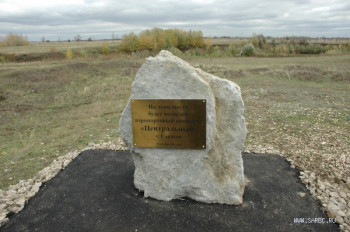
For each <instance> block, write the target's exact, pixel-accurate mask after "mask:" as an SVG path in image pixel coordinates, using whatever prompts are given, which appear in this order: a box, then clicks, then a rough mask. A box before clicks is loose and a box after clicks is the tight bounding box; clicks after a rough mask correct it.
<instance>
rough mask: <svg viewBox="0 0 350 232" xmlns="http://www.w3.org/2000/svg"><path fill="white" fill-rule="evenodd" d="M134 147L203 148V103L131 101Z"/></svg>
mask: <svg viewBox="0 0 350 232" xmlns="http://www.w3.org/2000/svg"><path fill="white" fill-rule="evenodd" d="M131 112H132V131H133V141H134V147H150V148H177V149H205V148H206V100H205V99H201V100H199V99H196V100H187V99H186V100H185V99H171V100H170V99H167V100H163V99H132V100H131Z"/></svg>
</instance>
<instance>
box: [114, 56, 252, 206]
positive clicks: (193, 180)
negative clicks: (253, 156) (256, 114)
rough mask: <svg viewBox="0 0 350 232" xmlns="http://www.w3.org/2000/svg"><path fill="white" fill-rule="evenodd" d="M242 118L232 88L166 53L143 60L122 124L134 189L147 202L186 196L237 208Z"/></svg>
mask: <svg viewBox="0 0 350 232" xmlns="http://www.w3.org/2000/svg"><path fill="white" fill-rule="evenodd" d="M141 99H143V100H141ZM166 99H168V100H166ZM169 99H171V100H169ZM176 99H181V100H178V101H176ZM184 99H192V100H190V101H186V100H184ZM157 100H159V101H157ZM162 100H163V101H162ZM164 100H165V101H164ZM133 104H134V105H133ZM201 104H204V106H203V105H202V106H201ZM203 107H204V108H203ZM243 112H244V104H243V101H242V98H241V92H240V88H239V86H238V85H236V84H235V83H233V82H231V81H228V80H226V79H222V78H219V77H216V76H213V75H211V74H208V73H206V72H204V71H202V70H200V69H196V68H194V67H192V66H191V65H190V64H188V63H187V62H185V61H183V60H182V59H180V58H178V57H176V56H174V55H173V54H171V53H170V52H168V51H161V52H160V53H159V54H158V55H157V56H156V57H150V58H148V59H147V61H146V63H145V64H143V65H142V67H141V68H140V70H139V71H138V73H137V75H136V78H135V81H134V82H133V84H132V86H131V96H130V99H129V101H128V103H127V105H126V107H125V109H124V111H123V113H122V115H121V119H120V122H119V133H120V135H121V136H122V138H123V139H124V141H125V142H126V143H127V145H128V146H129V148H130V152H131V154H132V156H133V160H134V164H135V173H134V185H135V187H136V188H137V189H139V190H141V191H144V196H145V197H152V198H156V199H159V200H165V201H169V200H172V199H176V198H180V197H189V198H192V199H194V200H197V201H201V202H206V203H225V204H241V203H242V201H243V199H242V197H243V193H244V187H245V184H244V173H243V161H242V156H241V151H242V147H243V143H244V141H245V137H246V126H245V120H244V116H243ZM203 114H204V116H203ZM201 115H202V117H201ZM135 130H137V131H135ZM133 132H134V134H133ZM201 134H202V135H201ZM136 136H138V137H137V141H136ZM134 139H135V141H134ZM139 141H140V142H139ZM154 141H155V142H154ZM159 141H160V142H159ZM186 141H189V142H188V143H187V142H186ZM141 143H143V144H144V145H142V144H141ZM188 144H189V145H188ZM192 145H193V147H192Z"/></svg>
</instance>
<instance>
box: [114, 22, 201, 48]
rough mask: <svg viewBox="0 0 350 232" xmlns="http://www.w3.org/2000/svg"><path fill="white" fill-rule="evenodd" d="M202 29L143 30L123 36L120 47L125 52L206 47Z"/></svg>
mask: <svg viewBox="0 0 350 232" xmlns="http://www.w3.org/2000/svg"><path fill="white" fill-rule="evenodd" d="M204 46H205V44H204V38H203V33H202V31H192V30H189V31H184V30H181V29H166V30H164V29H160V28H154V29H152V30H145V31H142V32H141V33H140V34H139V35H136V34H135V33H129V34H126V35H124V36H123V37H122V40H121V43H120V49H121V50H122V51H125V52H134V51H138V50H150V51H160V50H162V49H169V48H177V49H180V50H182V51H183V50H186V49H190V48H201V47H204Z"/></svg>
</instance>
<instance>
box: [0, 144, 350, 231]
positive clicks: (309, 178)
mask: <svg viewBox="0 0 350 232" xmlns="http://www.w3.org/2000/svg"><path fill="white" fill-rule="evenodd" d="M85 150H124V151H125V150H128V148H127V147H126V145H125V143H124V142H123V141H122V139H120V138H119V139H118V140H117V142H116V144H114V143H112V142H108V143H101V144H95V143H89V144H88V146H87V147H85V148H84V149H82V150H81V151H78V150H75V151H73V152H69V153H67V154H66V155H64V156H60V157H58V158H57V159H55V160H54V161H53V162H52V163H51V165H50V166H48V167H46V168H44V169H42V170H41V171H39V172H38V173H37V174H36V175H35V176H34V177H33V178H32V179H28V180H26V181H24V180H21V181H19V183H18V184H16V185H10V186H9V188H8V190H7V191H3V190H1V189H0V226H2V225H4V224H5V223H7V222H8V221H9V218H8V217H9V216H11V215H13V214H16V213H18V212H19V211H21V210H22V209H23V208H24V206H25V204H26V203H27V202H28V200H29V199H30V198H32V197H33V196H34V195H35V194H36V193H37V192H38V191H39V189H40V187H41V185H42V184H43V183H45V182H47V181H49V180H50V179H52V178H53V177H55V176H56V175H57V174H58V173H59V172H60V171H61V170H62V169H65V168H66V167H67V166H68V165H69V164H70V163H71V162H72V161H73V160H74V159H75V158H76V157H77V156H78V155H79V154H80V153H81V152H82V151H85ZM244 152H247V153H257V154H260V153H261V154H266V153H268V154H278V155H280V156H283V152H280V151H278V150H276V149H273V147H272V146H265V147H264V146H262V145H259V146H248V147H245V149H244ZM287 161H288V162H290V163H291V168H297V167H295V165H294V161H293V160H292V159H289V158H287ZM299 178H300V179H301V181H302V182H303V183H304V184H305V185H306V187H307V188H308V189H309V191H310V192H311V194H312V196H314V198H315V199H317V200H318V201H319V202H320V203H321V204H322V206H323V207H324V208H323V209H324V210H325V211H326V212H327V213H328V216H329V217H330V218H335V219H336V222H337V223H339V224H340V229H341V230H342V231H344V232H350V178H348V179H347V181H346V182H343V181H339V179H337V178H336V177H335V178H333V179H332V178H331V180H329V178H328V179H325V178H323V177H321V176H316V175H315V173H314V172H311V171H309V170H302V171H301V172H300V176H299ZM332 180H333V181H332Z"/></svg>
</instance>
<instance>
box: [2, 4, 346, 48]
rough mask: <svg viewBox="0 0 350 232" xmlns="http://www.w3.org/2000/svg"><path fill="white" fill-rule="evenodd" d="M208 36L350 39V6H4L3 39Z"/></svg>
mask: <svg viewBox="0 0 350 232" xmlns="http://www.w3.org/2000/svg"><path fill="white" fill-rule="evenodd" d="M154 27H159V28H164V29H165V28H180V29H185V30H189V29H192V30H201V31H202V32H203V33H204V36H251V35H252V33H257V34H264V35H269V36H279V37H282V36H311V37H323V36H325V37H350V0H231V1H230V0H131V1H128V0H114V1H113V0H100V1H97V0H57V1H56V0H0V35H2V36H4V35H7V34H8V33H9V32H13V33H16V34H22V35H25V36H28V38H29V40H32V41H35V40H41V38H42V37H43V36H44V37H45V38H46V39H50V40H58V39H61V40H67V39H73V38H74V36H75V35H77V34H80V35H81V36H82V38H83V39H87V38H88V37H91V38H94V39H102V38H105V39H111V38H112V34H113V33H114V35H115V36H116V37H119V38H120V37H121V36H122V35H123V34H125V33H129V32H135V33H138V32H140V31H142V30H145V29H151V28H154Z"/></svg>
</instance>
